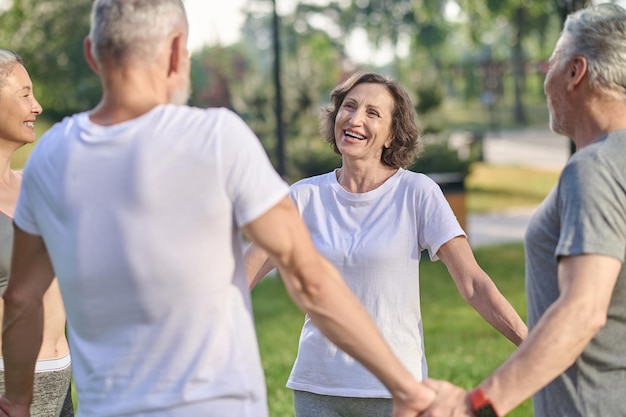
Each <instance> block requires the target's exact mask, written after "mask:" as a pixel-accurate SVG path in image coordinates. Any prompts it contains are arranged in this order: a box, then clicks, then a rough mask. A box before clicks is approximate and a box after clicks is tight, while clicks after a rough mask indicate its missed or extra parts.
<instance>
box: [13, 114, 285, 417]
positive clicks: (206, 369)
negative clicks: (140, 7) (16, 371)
mask: <svg viewBox="0 0 626 417" xmlns="http://www.w3.org/2000/svg"><path fill="white" fill-rule="evenodd" d="M287 193H288V188H287V185H286V184H285V183H284V182H283V181H282V180H281V179H280V177H279V176H278V175H277V174H276V172H275V171H274V169H273V168H272V166H271V164H270V163H269V160H268V159H267V155H266V154H265V152H264V150H263V148H262V147H261V145H260V143H259V141H258V139H257V138H256V137H255V135H254V134H253V133H252V131H251V130H250V129H249V128H248V127H247V126H246V125H245V124H244V123H243V121H242V120H241V119H240V118H238V117H237V116H236V115H235V114H234V113H232V112H230V111H228V110H225V109H208V110H203V109H198V108H191V107H187V106H173V105H167V106H158V107H156V108H154V109H153V110H151V111H150V112H148V113H146V114H144V115H142V116H140V117H138V118H136V119H134V120H131V121H128V122H124V123H120V124H117V125H113V126H100V125H95V124H93V123H91V122H90V120H89V118H88V115H87V113H81V114H77V115H74V116H72V117H69V118H66V119H64V120H63V121H62V122H60V123H58V124H56V125H55V126H54V127H53V128H52V129H51V130H50V131H49V132H48V133H46V134H45V135H44V137H42V139H41V140H40V142H39V144H38V145H37V146H36V148H35V150H34V151H33V153H32V155H31V157H30V158H29V161H28V163H27V166H26V168H25V171H24V180H23V188H22V191H21V193H20V198H19V203H18V206H17V210H16V212H15V222H16V223H17V225H18V226H19V227H20V228H21V229H23V230H25V231H26V232H28V233H31V234H35V235H41V236H42V237H43V239H44V241H45V243H46V246H47V248H48V251H49V254H50V257H51V259H52V263H53V266H54V270H55V273H56V274H57V276H58V278H59V283H60V286H61V291H62V294H63V300H64V303H65V308H66V310H67V317H68V336H69V341H70V346H71V352H72V362H73V363H72V366H73V372H74V378H75V382H76V387H77V390H78V402H79V415H82V416H114V415H115V416H119V415H126V414H133V415H145V416H177V417H181V416H190V417H197V416H200V415H219V416H246V417H258V416H265V415H267V405H266V399H265V384H264V378H263V371H262V367H261V363H260V360H259V353H258V346H257V341H256V335H255V330H254V326H253V318H252V313H251V308H250V298H249V291H248V289H247V284H246V278H245V271H244V268H243V262H242V259H243V258H242V239H241V235H240V232H239V227H241V226H243V225H246V224H247V223H249V222H250V221H252V220H254V219H256V218H257V217H259V216H260V215H262V214H263V213H265V212H266V211H267V210H268V209H270V208H271V207H273V206H274V205H275V204H276V203H278V202H279V201H280V200H281V199H282V198H284V197H285V196H286V195H287Z"/></svg>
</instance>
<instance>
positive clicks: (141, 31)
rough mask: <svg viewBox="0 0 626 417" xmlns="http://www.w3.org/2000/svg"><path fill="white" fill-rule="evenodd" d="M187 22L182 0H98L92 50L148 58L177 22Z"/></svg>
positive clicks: (104, 55)
mask: <svg viewBox="0 0 626 417" xmlns="http://www.w3.org/2000/svg"><path fill="white" fill-rule="evenodd" d="M180 25H185V26H186V25H187V15H186V13H185V7H184V5H183V3H182V1H181V0H96V1H94V4H93V8H92V12H91V30H90V31H89V37H90V39H91V43H92V46H91V48H92V49H91V53H92V55H93V56H94V57H95V59H96V61H97V62H98V63H100V64H101V63H102V61H103V59H112V60H113V62H117V63H119V62H122V61H123V60H125V59H127V58H139V59H146V60H149V59H150V58H151V56H152V54H153V53H154V49H155V46H156V45H158V43H159V42H161V41H162V40H163V39H164V38H165V37H166V36H168V35H169V34H170V33H171V31H172V30H174V29H175V28H176V27H177V26H180Z"/></svg>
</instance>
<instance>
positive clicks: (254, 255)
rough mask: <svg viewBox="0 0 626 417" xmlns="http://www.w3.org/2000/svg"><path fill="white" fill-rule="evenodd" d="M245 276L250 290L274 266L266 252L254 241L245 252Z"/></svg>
mask: <svg viewBox="0 0 626 417" xmlns="http://www.w3.org/2000/svg"><path fill="white" fill-rule="evenodd" d="M245 263H246V276H247V277H248V288H250V289H251V290H252V289H253V288H254V286H255V285H256V284H258V283H259V281H261V280H262V279H263V277H264V276H266V275H267V274H268V273H269V272H270V271H271V270H272V269H274V268H275V267H276V266H275V265H274V262H273V261H272V260H271V259H270V257H269V255H268V254H267V252H265V251H264V250H263V249H261V248H260V247H259V245H257V244H256V243H251V244H250V246H248V248H247V249H246V254H245Z"/></svg>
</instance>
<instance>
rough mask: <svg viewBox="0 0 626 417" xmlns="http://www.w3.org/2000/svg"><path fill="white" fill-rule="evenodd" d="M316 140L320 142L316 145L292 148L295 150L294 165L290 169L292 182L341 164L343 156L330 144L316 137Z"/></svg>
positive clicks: (329, 170) (325, 171)
mask: <svg viewBox="0 0 626 417" xmlns="http://www.w3.org/2000/svg"><path fill="white" fill-rule="evenodd" d="M316 140H317V141H318V143H316V144H315V146H314V145H311V144H309V145H308V146H306V147H304V146H299V147H292V148H291V149H290V151H292V152H293V155H292V157H291V158H290V160H291V162H292V164H293V166H291V167H290V169H289V172H290V175H289V177H290V178H289V179H291V180H292V182H293V181H297V180H299V179H302V178H308V177H312V176H315V175H320V174H325V173H327V172H331V171H332V170H334V169H335V168H339V167H340V166H341V156H339V155H337V154H336V153H335V152H333V150H332V149H331V148H330V145H328V144H326V143H323V142H322V140H321V139H319V138H316ZM301 145H302V144H301Z"/></svg>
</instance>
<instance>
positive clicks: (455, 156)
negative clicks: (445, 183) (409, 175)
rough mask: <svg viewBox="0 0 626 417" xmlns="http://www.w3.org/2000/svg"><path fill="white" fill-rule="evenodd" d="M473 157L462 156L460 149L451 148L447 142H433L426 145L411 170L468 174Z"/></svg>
mask: <svg viewBox="0 0 626 417" xmlns="http://www.w3.org/2000/svg"><path fill="white" fill-rule="evenodd" d="M472 162H473V158H470V157H462V156H461V155H460V152H459V150H457V149H453V148H450V147H449V146H448V143H447V142H431V143H427V144H426V145H425V146H424V151H423V152H422V154H421V155H420V156H419V157H418V158H417V159H416V160H415V162H413V164H412V165H411V166H410V167H409V170H411V171H415V172H423V173H433V174H434V173H438V174H442V173H459V174H462V175H463V176H465V175H467V173H468V172H469V169H470V166H471V165H472Z"/></svg>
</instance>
